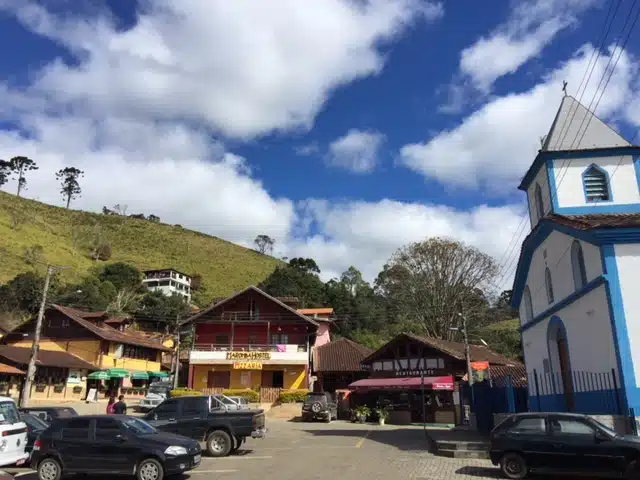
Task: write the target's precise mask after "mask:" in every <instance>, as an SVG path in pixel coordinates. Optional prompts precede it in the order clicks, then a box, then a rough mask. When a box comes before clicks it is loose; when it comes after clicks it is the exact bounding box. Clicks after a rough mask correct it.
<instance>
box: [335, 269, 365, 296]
mask: <svg viewBox="0 0 640 480" xmlns="http://www.w3.org/2000/svg"><path fill="white" fill-rule="evenodd" d="M340 283H342V284H343V285H344V286H346V287H347V289H348V290H349V292H350V293H351V294H352V295H355V294H356V293H357V292H358V289H360V288H361V287H362V286H364V285H365V284H366V282H365V281H364V280H363V279H362V273H360V271H359V270H358V269H357V268H356V267H354V266H351V267H349V268H348V269H347V270H346V271H345V272H343V273H342V275H341V276H340Z"/></svg>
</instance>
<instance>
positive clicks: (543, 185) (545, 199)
mask: <svg viewBox="0 0 640 480" xmlns="http://www.w3.org/2000/svg"><path fill="white" fill-rule="evenodd" d="M536 184H539V185H540V190H541V191H542V205H543V206H544V214H547V213H549V212H551V189H550V188H549V176H548V174H547V167H546V165H542V167H541V168H540V171H538V173H537V175H536V177H535V178H534V180H533V182H531V185H529V188H528V189H527V196H528V197H529V220H530V221H531V226H532V227H533V226H534V225H535V224H536V223H538V220H539V219H540V218H539V216H540V212H538V211H537V208H536V196H535V192H536Z"/></svg>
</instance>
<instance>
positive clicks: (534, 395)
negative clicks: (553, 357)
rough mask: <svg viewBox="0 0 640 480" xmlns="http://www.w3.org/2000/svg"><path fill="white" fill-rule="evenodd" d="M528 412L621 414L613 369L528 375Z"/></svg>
mask: <svg viewBox="0 0 640 480" xmlns="http://www.w3.org/2000/svg"><path fill="white" fill-rule="evenodd" d="M529 410H531V411H533V412H576V413H585V414H591V415H622V414H623V412H622V406H621V401H620V385H619V383H618V379H617V377H616V372H615V370H613V369H612V370H611V371H608V372H584V371H572V372H567V373H566V374H565V375H564V376H563V375H562V374H560V373H544V374H540V373H538V372H537V371H536V370H534V371H533V373H532V374H531V375H529Z"/></svg>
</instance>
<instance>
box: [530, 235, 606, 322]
mask: <svg viewBox="0 0 640 480" xmlns="http://www.w3.org/2000/svg"><path fill="white" fill-rule="evenodd" d="M574 240H575V239H574V238H573V237H571V236H569V235H567V234H565V233H562V232H557V231H554V232H551V234H550V235H549V236H548V237H547V239H546V240H545V241H544V242H543V243H542V244H541V245H540V246H538V248H537V250H536V251H535V253H534V254H533V257H532V259H531V264H530V266H529V273H528V275H527V285H528V286H529V291H530V292H531V304H532V306H533V316H534V317H535V316H537V315H538V314H540V313H542V312H544V311H545V310H546V309H548V308H550V307H551V306H552V305H554V304H555V303H558V302H560V301H562V300H563V299H564V298H566V297H567V296H569V295H571V294H572V293H574V292H575V291H576V288H575V284H574V282H573V269H572V265H571V244H572V243H573V241H574ZM580 244H581V245H582V252H583V254H584V263H585V267H586V272H587V282H590V281H591V280H593V279H595V278H596V277H598V276H600V275H602V273H603V272H602V260H601V257H600V248H599V247H597V246H595V245H592V244H591V243H587V242H583V241H580ZM545 250H546V254H547V258H546V259H545V258H544V252H545ZM547 266H548V267H549V270H550V271H551V280H552V283H553V293H554V303H552V304H550V303H549V302H548V301H547V290H546V288H545V284H544V271H545V267H547ZM524 305H525V302H524V301H522V302H520V319H521V323H524V322H523V319H524V318H526V317H525V314H524Z"/></svg>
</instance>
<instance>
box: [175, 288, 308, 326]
mask: <svg viewBox="0 0 640 480" xmlns="http://www.w3.org/2000/svg"><path fill="white" fill-rule="evenodd" d="M250 291H253V292H256V293H258V294H260V295H262V296H263V297H265V298H266V299H268V300H271V301H272V302H273V303H275V304H277V305H279V306H281V307H282V308H284V309H285V310H288V311H289V312H291V313H293V314H294V315H296V316H297V317H300V318H301V319H302V320H305V321H307V322H309V323H311V324H313V325H315V326H318V322H316V321H315V320H312V319H311V318H309V317H307V316H306V315H303V314H302V313H299V312H298V311H297V310H296V309H295V308H292V307H290V306H289V305H287V304H286V303H284V302H282V301H281V300H278V299H277V298H276V297H272V296H271V295H269V294H268V293H267V292H264V291H262V290H260V289H259V288H258V287H255V286H253V285H250V286H248V287H247V288H245V289H244V290H241V291H239V292H238V293H236V294H234V295H232V296H230V297H227V298H225V299H224V300H221V301H219V302H217V303H214V304H213V305H211V306H210V307H209V308H206V309H204V310H202V311H200V312H198V313H196V314H195V315H192V316H191V317H189V318H187V319H186V320H184V321H183V322H181V323H182V324H183V325H184V324H185V323H189V322H192V321H193V320H196V319H198V318H200V317H201V316H203V315H205V314H207V313H209V312H210V311H212V310H213V309H215V308H218V307H219V306H220V305H224V304H225V303H227V302H228V301H230V300H232V299H234V298H237V297H239V296H240V295H243V294H245V293H247V292H250Z"/></svg>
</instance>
